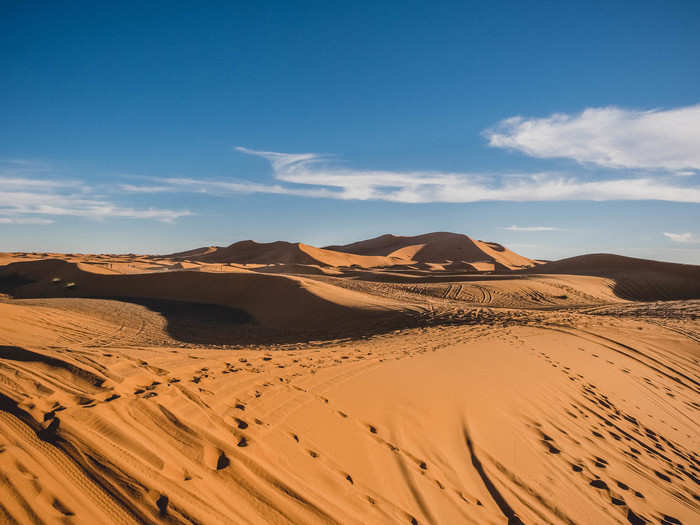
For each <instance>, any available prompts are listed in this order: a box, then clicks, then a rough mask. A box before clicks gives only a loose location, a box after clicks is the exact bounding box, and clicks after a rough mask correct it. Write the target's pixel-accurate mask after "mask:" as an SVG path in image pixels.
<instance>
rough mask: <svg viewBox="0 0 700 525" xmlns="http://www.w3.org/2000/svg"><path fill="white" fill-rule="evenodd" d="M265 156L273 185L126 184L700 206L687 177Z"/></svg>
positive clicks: (337, 195) (412, 198)
mask: <svg viewBox="0 0 700 525" xmlns="http://www.w3.org/2000/svg"><path fill="white" fill-rule="evenodd" d="M236 149H237V150H238V151H240V152H242V153H246V154H249V155H255V156H258V157H261V158H264V159H266V160H267V161H268V162H269V163H270V166H271V167H272V171H273V176H274V178H275V183H274V184H263V183H258V182H250V181H242V180H207V179H193V178H167V179H156V185H154V186H150V187H149V186H122V188H123V189H124V190H125V191H131V192H141V193H146V192H148V191H154V192H163V191H172V192H177V191H184V192H199V193H210V194H214V195H225V194H233V193H267V194H277V195H295V196H302V197H316V198H333V199H342V200H383V201H389V202H401V203H428V202H445V203H469V202H478V201H561V200H592V201H605V200H665V201H675V202H691V203H700V188H699V187H696V186H693V185H692V184H690V183H688V179H687V178H679V177H673V176H665V177H659V176H650V175H648V176H637V177H633V178H624V177H620V178H615V179H605V180H586V179H581V178H579V177H576V176H572V175H564V174H560V173H547V172H544V173H532V174H507V175H499V174H481V173H445V172H432V171H379V170H359V169H350V168H344V167H339V166H338V165H337V163H335V162H333V159H332V158H330V157H328V156H326V155H319V154H315V153H301V154H287V153H279V152H272V151H258V150H251V149H247V148H241V147H239V148H236Z"/></svg>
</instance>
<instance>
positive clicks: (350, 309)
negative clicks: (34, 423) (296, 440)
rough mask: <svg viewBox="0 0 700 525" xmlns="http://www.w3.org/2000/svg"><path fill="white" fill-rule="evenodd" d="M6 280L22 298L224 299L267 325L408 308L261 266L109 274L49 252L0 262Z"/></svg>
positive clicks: (290, 326)
mask: <svg viewBox="0 0 700 525" xmlns="http://www.w3.org/2000/svg"><path fill="white" fill-rule="evenodd" d="M0 282H5V283H11V289H6V290H5V292H9V293H10V294H11V295H12V296H14V297H16V298H37V297H87V298H89V297H94V298H142V299H165V300H170V301H185V302H189V303H203V304H211V305H221V306H226V307H229V308H233V309H236V310H238V311H240V310H242V311H244V312H247V313H248V314H249V315H250V316H252V318H253V319H254V320H255V322H256V323H258V324H260V325H263V326H265V327H267V328H271V329H278V330H286V331H297V332H302V331H312V330H316V329H320V328H323V329H325V330H327V329H328V328H337V329H339V330H342V329H350V328H352V327H353V326H362V325H364V323H369V322H372V321H379V320H381V319H382V318H384V317H386V316H387V315H390V314H396V313H400V312H401V311H405V310H406V308H405V307H404V306H402V305H400V304H399V303H397V302H394V301H392V300H391V299H384V298H380V297H375V296H369V295H367V294H364V293H361V292H357V291H353V290H345V289H341V288H338V287H335V286H332V285H330V284H326V283H322V282H317V281H313V280H309V279H304V278H302V277H289V276H282V275H268V274H256V273H207V272H189V271H180V272H166V273H148V274H136V275H105V274H97V273H92V272H88V271H85V270H83V269H82V268H80V267H79V265H77V264H74V263H68V262H65V261H61V260H44V261H33V262H21V263H13V264H10V265H8V266H6V267H4V268H0ZM70 283H73V285H71V284H70Z"/></svg>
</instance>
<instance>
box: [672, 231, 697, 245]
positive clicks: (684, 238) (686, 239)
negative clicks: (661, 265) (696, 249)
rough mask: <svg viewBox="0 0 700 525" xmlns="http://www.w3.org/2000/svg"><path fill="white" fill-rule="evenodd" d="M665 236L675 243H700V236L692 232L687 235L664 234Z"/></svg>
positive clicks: (686, 233)
mask: <svg viewBox="0 0 700 525" xmlns="http://www.w3.org/2000/svg"><path fill="white" fill-rule="evenodd" d="M664 235H665V236H666V237H668V238H669V239H671V240H672V241H673V242H682V243H688V244H690V243H700V236H697V235H695V234H693V233H690V232H685V233H670V232H664Z"/></svg>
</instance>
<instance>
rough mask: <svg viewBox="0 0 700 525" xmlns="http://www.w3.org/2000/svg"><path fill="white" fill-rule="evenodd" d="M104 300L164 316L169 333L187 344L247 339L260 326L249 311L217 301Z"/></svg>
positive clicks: (234, 342)
mask: <svg viewBox="0 0 700 525" xmlns="http://www.w3.org/2000/svg"><path fill="white" fill-rule="evenodd" d="M101 299H108V300H113V301H120V302H124V303H131V304H136V305H139V306H143V307H144V308H147V309H149V310H150V311H152V312H155V313H157V314H160V315H162V316H163V317H164V318H165V321H166V332H167V333H168V335H169V336H170V337H172V338H173V339H176V340H178V341H181V342H183V343H193V344H203V345H214V344H237V343H239V342H243V341H245V340H247V339H248V338H249V337H248V333H249V332H250V331H251V330H254V328H255V327H256V326H257V322H256V321H255V318H253V316H252V315H250V314H249V313H248V312H246V311H245V310H242V309H239V308H233V307H228V306H221V305H217V304H207V303H195V302H189V301H176V300H170V299H152V298H144V297H101Z"/></svg>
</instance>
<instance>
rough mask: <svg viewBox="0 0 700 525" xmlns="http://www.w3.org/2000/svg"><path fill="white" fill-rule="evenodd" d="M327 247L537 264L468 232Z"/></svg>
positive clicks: (428, 258)
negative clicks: (464, 233) (474, 237)
mask: <svg viewBox="0 0 700 525" xmlns="http://www.w3.org/2000/svg"><path fill="white" fill-rule="evenodd" d="M325 249H326V250H332V251H338V252H345V253H352V254H356V255H368V256H369V255H372V256H384V257H394V258H397V259H403V260H404V261H406V260H412V261H417V262H426V263H427V262H431V263H437V262H443V261H461V262H482V263H497V264H499V265H501V266H502V267H503V268H505V269H516V268H527V267H531V266H534V264H535V263H534V262H533V261H532V260H530V259H528V258H526V257H522V256H521V255H518V254H517V253H515V252H512V251H510V250H508V249H507V248H505V247H503V246H501V245H500V244H497V243H489V242H483V241H475V240H473V239H471V238H469V237H467V236H466V235H463V234H459V233H449V232H435V233H426V234H424V235H416V236H413V237H404V236H398V235H382V236H380V237H375V238H374V239H368V240H366V241H359V242H355V243H352V244H346V245H342V246H327V247H326V248H325Z"/></svg>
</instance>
